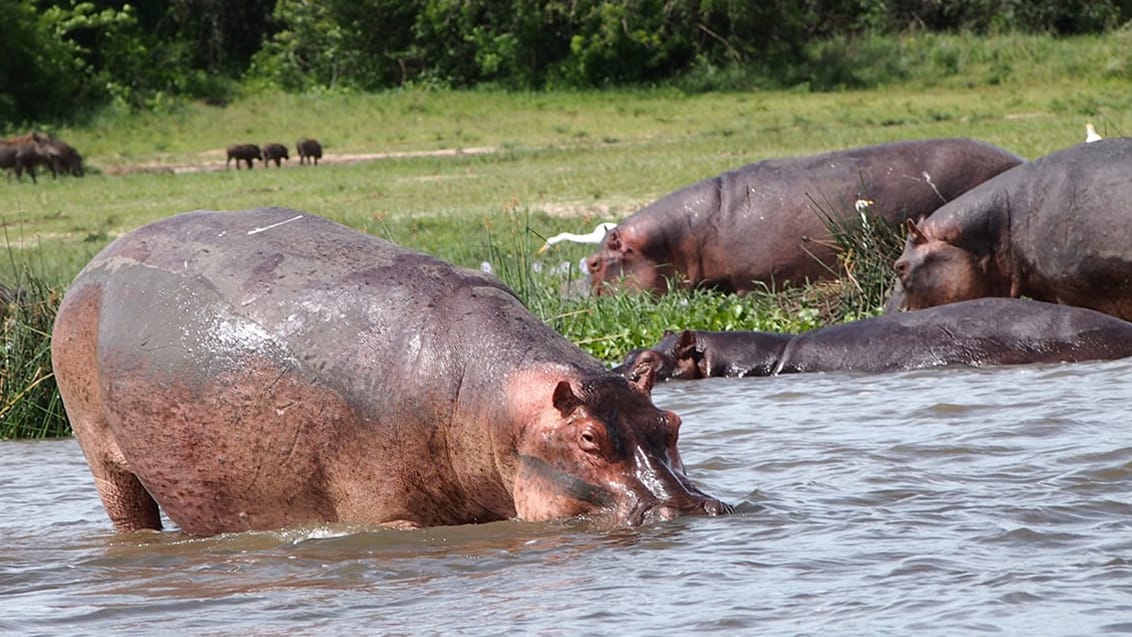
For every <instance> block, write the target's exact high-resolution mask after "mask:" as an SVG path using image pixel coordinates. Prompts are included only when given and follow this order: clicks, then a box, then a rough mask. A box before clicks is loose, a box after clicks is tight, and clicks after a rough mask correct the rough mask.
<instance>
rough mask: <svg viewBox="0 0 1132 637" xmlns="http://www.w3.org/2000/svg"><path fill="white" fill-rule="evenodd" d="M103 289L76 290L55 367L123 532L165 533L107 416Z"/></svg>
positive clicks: (54, 348)
mask: <svg viewBox="0 0 1132 637" xmlns="http://www.w3.org/2000/svg"><path fill="white" fill-rule="evenodd" d="M101 305H102V288H101V287H100V286H97V285H88V286H81V287H78V288H76V289H72V290H71V291H70V292H68V294H67V295H66V297H65V298H64V299H63V303H62V305H61V306H60V308H59V313H58V315H57V316H56V319H55V327H54V330H53V331H52V337H51V362H52V367H53V368H54V372H55V380H56V383H57V385H58V387H59V393H60V395H61V396H62V398H63V405H64V407H65V408H66V411H67V418H68V419H69V420H70V423H71V428H72V429H73V430H74V432H75V437H76V438H77V439H78V441H79V446H80V447H81V448H82V450H83V455H84V456H86V460H87V464H89V465H90V470H91V474H92V475H93V476H94V483H95V486H96V487H97V488H98V495H99V498H101V500H102V505H103V507H104V508H105V509H106V513H107V515H108V516H109V517H110V520H111V522H113V523H114V527H115V528H116V529H117V530H118V531H122V532H127V531H138V530H143V529H154V530H159V529H161V515H160V512H159V510H158V506H157V502H156V501H155V500H154V499H153V497H152V496H151V495H150V494H149V492H148V491H146V489H145V487H144V486H143V485H142V483H141V481H140V480H139V479H138V477H137V476H136V475H134V473H133V472H132V471H131V470H130V468H129V464H128V463H127V461H126V458H125V456H124V455H123V454H122V450H121V449H120V448H119V447H118V443H117V442H116V441H115V439H114V435H113V433H112V432H111V431H110V426H109V423H108V421H107V417H106V410H105V408H104V405H103V402H102V392H101V389H100V387H99V382H98V373H97V369H98V362H97V354H96V352H97V347H98V322H99V313H100V306H101Z"/></svg>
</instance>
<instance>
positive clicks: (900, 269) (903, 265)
mask: <svg viewBox="0 0 1132 637" xmlns="http://www.w3.org/2000/svg"><path fill="white" fill-rule="evenodd" d="M892 267H893V268H894V269H895V270H896V276H898V277H900V280H901V281H903V280H905V279H906V278H907V277H908V262H907V261H905V260H903V259H899V260H897V261H896V263H894V264H892Z"/></svg>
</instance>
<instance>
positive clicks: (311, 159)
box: [224, 137, 322, 170]
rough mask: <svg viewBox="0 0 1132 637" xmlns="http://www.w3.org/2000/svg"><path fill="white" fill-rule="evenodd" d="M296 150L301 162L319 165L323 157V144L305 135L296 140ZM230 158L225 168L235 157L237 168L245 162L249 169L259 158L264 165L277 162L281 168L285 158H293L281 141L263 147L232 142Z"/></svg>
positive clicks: (229, 152) (225, 163)
mask: <svg viewBox="0 0 1132 637" xmlns="http://www.w3.org/2000/svg"><path fill="white" fill-rule="evenodd" d="M295 151H296V153H298V155H299V164H300V165H302V164H307V163H310V164H312V165H318V160H320V159H322V144H320V143H319V141H318V140H317V139H311V138H310V137H304V138H302V139H300V140H299V141H298V142H295ZM227 153H228V158H227V159H226V160H224V168H226V169H227V168H228V167H229V166H230V165H231V162H232V160H233V159H235V160H236V170H239V169H240V162H241V161H242V162H245V163H246V164H247V166H248V170H251V169H252V162H253V161H255V160H257V159H258V160H259V161H260V162H261V163H263V167H264V168H267V167H268V166H270V165H271V162H273V161H274V162H275V167H276V168H280V167H281V162H282V161H283V160H284V159H288V160H289V159H291V156H290V155H288V154H287V147H286V146H284V145H283V144H279V143H275V142H272V143H269V144H264V145H263V148H260V147H259V146H257V145H255V144H232V145H231V146H229V147H228V149H227Z"/></svg>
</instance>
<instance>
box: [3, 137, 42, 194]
mask: <svg viewBox="0 0 1132 637" xmlns="http://www.w3.org/2000/svg"><path fill="white" fill-rule="evenodd" d="M53 139H54V138H53V137H51V136H50V135H45V134H43V133H38V132H36V133H28V134H27V135H18V136H15V137H7V138H4V139H0V168H3V169H4V170H5V171H7V172H8V180H9V181H10V180H11V179H12V171H13V170H14V171H15V173H16V179H19V180H22V179H23V173H24V171H25V170H26V171H27V173H28V175H29V176H30V177H31V181H32V183H33V184H34V183H36V179H35V166H36V164H40V163H42V164H47V165H50V159H49V152H48V150H47V145H48V144H49V143H50V142H51V141H52V140H53Z"/></svg>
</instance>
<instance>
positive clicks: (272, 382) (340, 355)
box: [52, 208, 731, 534]
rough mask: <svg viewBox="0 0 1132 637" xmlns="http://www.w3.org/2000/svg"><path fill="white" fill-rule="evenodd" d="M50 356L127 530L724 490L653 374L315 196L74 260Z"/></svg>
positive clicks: (544, 512)
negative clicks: (698, 478)
mask: <svg viewBox="0 0 1132 637" xmlns="http://www.w3.org/2000/svg"><path fill="white" fill-rule="evenodd" d="M52 339H53V340H52V362H53V365H54V369H55V374H56V377H57V380H58V384H59V390H60V393H61V395H62V397H63V402H64V405H65V406H66V410H67V415H68V416H69V417H70V420H71V424H72V426H73V427H74V431H75V435H76V437H77V438H78V440H79V443H80V445H81V447H82V449H83V453H84V454H85V456H86V458H87V461H88V463H89V464H90V468H91V472H92V473H93V474H94V478H95V483H96V485H97V486H98V490H99V494H100V495H101V497H102V502H103V505H104V506H105V508H106V511H107V512H108V514H109V516H110V519H111V520H112V521H113V523H114V525H115V527H116V528H117V529H119V530H120V531H131V530H136V529H158V528H160V527H161V521H160V518H159V515H158V506H159V505H160V507H161V509H163V510H164V511H165V512H166V514H167V515H168V516H169V518H170V519H171V520H173V521H174V522H175V523H176V524H177V525H179V526H180V528H181V529H182V530H184V531H185V532H188V533H191V534H213V533H221V532H229V531H241V530H245V529H270V528H277V527H283V526H286V525H292V524H297V523H304V522H319V521H328V522H346V523H362V524H386V525H393V526H398V527H418V526H431V525H450V524H463V523H473V522H487V521H491V520H503V519H508V518H515V517H518V518H521V519H524V520H535V521H538V520H548V519H553V518H561V517H569V516H576V515H585V516H591V517H592V518H594V519H596V520H597V521H598V522H599V523H609V524H624V525H636V524H642V523H646V522H651V521H656V520H665V519H669V518H672V517H675V516H679V515H684V514H709V515H714V514H721V513H726V512H729V511H730V510H731V508H730V507H729V506H728V505H725V504H723V503H721V502H720V501H719V500H716V499H714V498H711V497H709V496H707V495H705V494H704V493H703V492H701V491H700V490H699V489H697V488H696V487H695V486H694V485H693V484H692V483H691V481H690V480H689V479H688V478H687V477H686V476H685V475H684V471H683V465H682V462H681V460H680V454H679V452H678V450H677V447H676V439H677V432H678V429H679V426H680V418H679V417H678V416H677V415H676V414H674V413H671V412H668V411H664V410H661V409H658V408H657V407H655V406H654V405H653V403H652V402H651V400H650V397H649V394H650V392H651V389H652V380H653V379H652V377H651V376H649V375H647V374H646V375H641V376H639V377H638V379H637V380H636V382H633V383H630V382H628V381H626V380H625V379H624V378H622V377H621V376H619V375H617V374H613V373H610V372H609V371H608V370H606V369H605V368H604V367H603V366H602V365H601V363H599V362H598V361H597V360H595V359H593V358H591V357H590V356H589V355H588V354H586V353H584V352H582V351H581V350H580V349H578V348H577V347H575V346H574V345H573V344H572V343H570V342H569V341H567V340H566V339H565V338H564V337H562V336H561V335H559V334H558V333H557V332H555V331H554V330H552V329H550V327H548V326H547V325H546V324H545V323H543V322H542V321H540V320H539V319H538V318H536V317H535V316H533V315H532V314H531V313H530V312H528V311H527V310H526V308H524V307H523V305H522V303H521V302H520V301H519V299H518V298H516V297H515V295H514V294H513V293H512V292H511V291H510V290H509V289H508V288H507V287H506V286H504V285H503V284H502V283H500V282H499V281H498V280H497V279H495V278H493V277H491V276H490V275H486V274H481V273H479V272H473V271H470V270H464V269H461V268H457V267H454V266H451V265H449V264H447V263H445V262H443V261H440V260H437V259H434V258H432V257H429V256H426V255H424V254H420V253H417V252H412V251H410V250H406V249H403V248H400V247H398V246H396V245H394V244H392V243H389V242H387V241H384V240H382V239H378V238H375V237H372V236H369V235H366V234H363V233H360V232H355V231H353V230H350V229H348V228H346V227H344V226H341V225H338V224H336V223H332V222H330V221H327V220H325V219H321V218H319V217H316V216H313V215H310V214H307V213H304V212H299V211H295V210H288V209H280V208H271V209H256V210H246V211H241V212H230V213H224V212H212V211H196V212H190V213H185V214H182V215H178V216H175V217H171V218H168V219H165V220H162V221H158V222H155V223H152V224H150V225H147V226H144V227H142V228H140V229H138V230H135V231H133V232H131V233H129V234H127V235H125V236H123V237H121V238H119V239H117V240H116V241H114V242H113V243H111V244H110V245H109V246H107V247H106V249H104V250H103V251H102V252H101V253H99V254H98V255H97V256H96V257H95V258H94V260H93V261H91V263H90V264H89V265H87V266H86V268H84V269H83V271H82V272H80V273H79V276H78V277H77V278H76V279H75V281H74V283H73V284H72V285H71V287H70V289H69V290H68V292H67V294H66V296H65V298H64V300H63V303H62V305H61V306H60V309H59V313H58V317H57V319H56V322H55V328H54V332H53V334H52Z"/></svg>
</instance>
